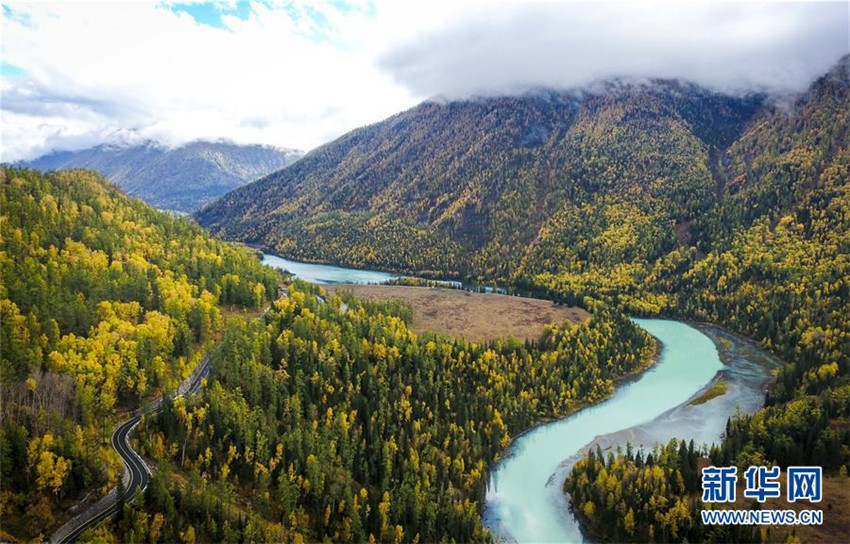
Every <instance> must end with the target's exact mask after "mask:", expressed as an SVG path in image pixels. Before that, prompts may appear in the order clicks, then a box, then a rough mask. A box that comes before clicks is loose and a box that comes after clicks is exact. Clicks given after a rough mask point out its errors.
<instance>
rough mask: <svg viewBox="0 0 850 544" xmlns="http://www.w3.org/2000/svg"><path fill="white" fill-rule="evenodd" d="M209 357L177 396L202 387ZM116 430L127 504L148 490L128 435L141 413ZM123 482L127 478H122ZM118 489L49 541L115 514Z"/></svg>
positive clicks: (62, 541) (63, 543)
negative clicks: (140, 491)
mask: <svg viewBox="0 0 850 544" xmlns="http://www.w3.org/2000/svg"><path fill="white" fill-rule="evenodd" d="M213 349H215V348H213ZM209 363H210V357H209V352H207V354H206V355H204V357H203V359H201V361H200V362H199V363H198V366H197V367H195V370H194V371H193V372H192V374H191V375H190V376H189V377H188V378H186V380H185V381H184V382H183V383H182V384H180V387H178V388H177V396H178V397H182V396H186V395H191V394H193V393H195V392H196V391H197V390H198V389H200V388H201V384H202V383H203V379H204V378H206V377H207V376H208V375H209V373H210V366H209ZM161 406H162V399H161V398H160V399H157V400H156V401H154V403H153V404H152V405H151V407H150V408H149V409H148V413H153V412H156V411H158V410H159V409H160V408H161ZM136 412H137V413H136V414H135V415H134V416H133V417H131V418H130V419H128V420H127V421H125V422H124V423H122V424H121V425H119V426H118V427H116V428H115V431H114V432H113V433H112V439H111V442H112V447H113V448H114V449H115V451H117V452H118V455H120V456H121V459H122V460H123V461H124V472H125V474H129V482H128V483H126V484H125V486H124V500H125V501H127V502H129V501H132V500H133V498H134V497H135V493H136V489H141V490H142V492H144V491H145V490H146V489H147V488H148V482H149V481H150V469H149V468H148V465H147V464H146V463H145V462H144V460H143V459H142V457H141V456H140V455H139V454H138V453H136V451H135V450H134V449H133V448H132V447H131V446H130V433H132V432H133V430H134V429H135V428H136V426H137V425H138V424H139V421H140V420H141V418H142V416H141V410H137V411H136ZM124 478H125V480H126V476H124ZM116 494H117V488H116V489H115V490H113V491H112V492H110V493H109V495H107V496H106V497H104V498H103V499H101V500H100V501H98V502H97V503H95V504H94V505H92V506H91V507H90V508H88V509H87V510H85V511H84V512H83V513H82V514H80V515H79V516H77V517H75V518H74V519H72V520H71V521H69V522H68V523H66V524H65V525H63V526H62V527H60V528H59V529H58V530H57V531H56V532H55V533H53V536H52V537H51V538H50V542H52V543H54V544H68V543H70V542H74V541H75V540H77V539H78V538H79V537H80V535H81V534H83V533H84V532H86V531H87V530H89V529H91V528H92V527H96V526H97V525H98V524H100V522H101V521H103V520H105V519H107V518H109V517H111V516H113V515H115V514H116V513H117V512H118V501H117V500H116V497H115V495H116Z"/></svg>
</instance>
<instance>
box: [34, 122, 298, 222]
mask: <svg viewBox="0 0 850 544" xmlns="http://www.w3.org/2000/svg"><path fill="white" fill-rule="evenodd" d="M302 155H303V153H302V152H301V151H297V150H293V149H287V148H281V147H275V146H270V145H263V144H253V145H240V144H236V143H234V142H232V141H230V140H224V139H221V140H195V141H192V142H186V143H183V144H179V145H176V146H168V145H166V144H163V143H161V142H157V141H155V140H151V139H145V138H140V137H138V135H137V134H136V133H135V132H133V131H131V130H122V131H116V132H115V133H113V135H112V137H111V138H110V141H109V142H108V143H103V144H100V145H98V146H95V147H92V148H88V149H81V150H77V151H54V152H52V153H49V154H47V155H44V156H42V157H40V158H38V159H35V160H33V161H29V162H25V163H22V164H23V165H24V166H29V167H32V168H36V169H38V170H60V169H69V168H82V169H89V170H95V171H97V172H100V173H101V174H103V175H104V176H105V177H107V178H109V179H110V180H111V181H112V182H114V183H115V184H116V185H118V186H119V187H120V188H121V189H123V190H124V191H125V192H126V193H127V194H129V195H131V196H135V197H139V198H141V199H143V200H145V201H147V202H148V203H149V204H151V205H153V206H156V207H158V208H161V209H167V210H175V211H180V212H192V211H195V210H197V209H200V208H201V207H203V206H204V205H206V204H209V203H210V202H212V201H213V200H215V199H216V198H218V197H220V196H221V195H223V194H225V193H226V192H228V191H230V190H232V189H235V188H237V187H239V186H241V185H244V184H246V183H249V182H251V181H253V180H255V179H257V178H260V177H263V176H265V175H266V174H269V173H271V172H274V171H275V170H279V169H281V168H283V167H285V166H288V165H289V164H291V163H293V162H294V161H296V160H298V159H299V158H301V156H302Z"/></svg>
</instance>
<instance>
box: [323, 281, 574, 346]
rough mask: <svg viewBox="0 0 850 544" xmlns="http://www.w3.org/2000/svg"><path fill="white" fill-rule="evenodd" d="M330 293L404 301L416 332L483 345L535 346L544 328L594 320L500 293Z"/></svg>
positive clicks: (371, 289)
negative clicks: (511, 341)
mask: <svg viewBox="0 0 850 544" xmlns="http://www.w3.org/2000/svg"><path fill="white" fill-rule="evenodd" d="M325 288H326V289H327V290H328V292H329V293H333V292H334V291H335V290H338V289H347V290H350V291H353V292H354V295H355V296H357V297H359V298H362V299H368V300H400V301H403V302H407V303H408V304H410V306H411V307H412V308H413V323H411V328H412V329H413V330H414V331H415V332H417V333H420V334H421V333H423V332H434V333H437V334H447V335H450V336H460V337H463V338H466V339H468V340H473V341H476V342H482V341H486V340H494V339H496V338H501V337H505V336H516V337H517V338H522V339H529V340H536V339H538V338H539V337H540V336H541V335H542V334H543V326H544V325H548V324H550V323H553V322H555V323H559V324H560V323H562V322H564V321H570V322H573V323H578V322H580V321H584V320H585V319H587V318H589V317H590V314H588V313H587V312H586V311H585V310H583V309H581V308H571V307H569V306H558V305H556V304H555V303H553V302H550V301H548V300H539V299H534V298H521V297H513V296H508V295H497V294H495V293H469V292H467V291H462V290H459V289H442V288H429V287H403V286H397V285H348V284H346V285H332V286H325Z"/></svg>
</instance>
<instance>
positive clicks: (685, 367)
mask: <svg viewBox="0 0 850 544" xmlns="http://www.w3.org/2000/svg"><path fill="white" fill-rule="evenodd" d="M635 321H636V322H637V323H638V324H639V325H640V326H642V327H643V328H644V329H645V330H647V331H648V332H649V333H651V334H652V335H653V336H655V337H656V338H658V339H659V340H661V343H662V345H661V348H660V353H659V355H658V358H657V361H658V362H657V363H656V364H655V365H654V366H652V367H651V368H650V369H649V370H647V371H645V372H644V373H643V374H641V375H640V376H639V377H638V378H637V379H634V380H631V381H627V382H626V383H624V384H622V385H621V386H620V387H618V388H617V390H616V392H615V394H614V395H613V397H612V398H610V399H609V400H606V401H604V402H601V403H599V404H596V405H593V406H590V407H588V408H585V409H583V410H580V411H578V412H577V413H576V414H574V415H572V416H569V417H567V418H564V419H561V420H558V421H555V422H552V423H550V424H547V425H541V426H538V427H537V428H535V429H534V430H533V431H530V432H528V433H526V434H524V435H523V436H521V437H517V439H516V440H515V442H514V443H513V445H512V446H511V448H510V449H509V450H508V453H507V454H506V456H505V457H504V458H503V459H502V461H500V463H499V464H498V465H497V466H496V467H495V468H494V470H493V473H492V475H491V478H490V482H489V485H488V489H487V492H486V495H485V497H486V502H485V507H484V523H485V526H486V527H487V528H488V529H490V530H491V534H492V535H493V536H494V538H495V539H496V540H498V541H508V542H511V541H519V542H526V541H558V542H580V541H582V540H583V539H584V536H583V535H582V533H581V529H580V527H579V525H578V522H577V521H576V519H575V517H574V516H572V514H571V513H570V511H569V508H568V504H567V500H566V497H565V495H564V494H563V492H562V487H561V484H562V482H563V479H564V477H565V476H566V470H568V468H569V467H571V465H570V464H569V460H570V459H571V458H577V457H579V456H581V455H583V453H584V452H585V451H586V448H587V447H588V446H589V445H590V444H592V443H593V442H594V441H595V440H597V439H598V438H599V436H600V435H602V436H606V435H609V434H616V433H617V432H620V431H621V430H622V429H631V428H635V427H639V426H641V425H646V424H647V423H649V422H652V421H653V420H655V419H657V418H659V416H661V415H663V414H667V413H669V412H671V410H673V409H675V408H676V407H678V406H680V405H682V404H687V402H688V401H689V400H690V399H691V398H693V397H694V396H696V395H698V394H700V392H701V391H703V390H704V389H705V387H706V385H707V384H709V383H711V382H712V380H713V379H714V378H715V377H716V375H718V373H719V372H720V371H722V370H723V369H724V368H725V365H724V364H723V363H722V362H721V360H720V356H719V354H718V350H717V348H716V345H715V342H714V340H713V339H712V338H710V337H709V336H707V335H706V334H705V333H703V332H702V331H700V330H698V329H696V328H694V327H692V326H690V325H687V324H684V323H680V322H676V321H669V320H656V319H650V320H645V319H636V320H635ZM739 366H747V365H746V364H744V363H740V364H739ZM756 366H759V365H758V364H756ZM757 374H759V375H760V376H762V378H761V379H762V380H765V379H766V377H767V375H768V374H769V373H768V372H760V373H759V372H757ZM745 385H747V386H751V384H750V382H746V381H745ZM755 396H757V397H758V398H759V399H760V400H759V402H760V401H761V400H763V392H762V390H761V388H757V392H756V394H755ZM722 398H723V397H717V398H715V399H712V400H710V401H707V402H706V403H705V404H703V405H700V406H702V407H703V408H705V407H708V406H714V404H713V403H717V402H719V401H720V399H722ZM694 408H696V407H694ZM725 411H726V408H724V409H723V410H721V412H725ZM733 411H734V406H732V407H729V408H728V412H729V413H728V414H727V413H714V414H711V413H708V414H706V413H703V414H702V415H701V416H700V417H702V419H703V420H706V421H709V420H710V423H712V425H713V424H714V423H715V420H716V422H717V423H718V424H719V426H720V429H721V431H722V429H724V428H725V422H726V419H727V417H728V415H730V414H731V413H732V412H733ZM703 423H704V422H703ZM697 424H702V423H700V422H697ZM669 430H670V432H672V433H674V434H676V435H678V436H680V437H682V438H688V433H687V431H683V430H682V429H680V428H679V427H676V428H670V429H669ZM651 444H652V443H651V442H648V445H650V446H651ZM565 460H567V462H565Z"/></svg>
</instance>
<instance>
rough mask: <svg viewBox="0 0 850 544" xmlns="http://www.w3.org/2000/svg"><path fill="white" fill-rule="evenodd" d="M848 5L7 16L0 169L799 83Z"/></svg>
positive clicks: (100, 10) (87, 10) (260, 7)
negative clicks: (458, 111) (534, 90)
mask: <svg viewBox="0 0 850 544" xmlns="http://www.w3.org/2000/svg"><path fill="white" fill-rule="evenodd" d="M847 12H848V4H847V3H846V2H842V3H833V4H802V5H801V4H768V5H763V4H739V3H723V4H697V5H693V4H687V6H684V7H682V4H647V3H641V4H634V3H630V4H627V5H617V4H603V5H600V4H581V3H568V4H492V3H488V4H484V3H464V4H458V3H456V2H454V3H437V2H418V3H407V2H392V1H387V2H386V3H379V4H377V5H372V4H371V3H368V2H367V3H365V4H362V5H359V6H353V7H352V6H351V5H348V6H342V7H340V6H339V5H337V4H330V3H314V4H309V5H307V4H295V5H289V4H288V5H285V6H278V7H275V8H272V7H268V6H267V5H266V4H254V5H252V9H251V11H250V14H249V16H248V17H247V18H246V19H244V20H243V19H241V18H240V17H237V16H235V15H222V16H221V23H222V25H223V26H224V27H225V28H214V27H212V26H208V25H205V24H199V23H198V22H196V20H195V19H194V18H193V17H192V16H191V15H189V14H188V13H186V12H184V11H179V10H171V9H167V8H166V7H163V6H162V5H156V4H141V3H130V4H121V5H115V4H62V5H44V4H39V5H28V6H22V5H18V4H14V5H8V6H4V9H3V13H4V17H3V22H2V31H3V37H2V60H3V62H4V65H5V64H8V65H12V66H15V67H18V68H20V69H22V70H24V72H25V73H24V74H23V75H21V74H14V73H13V74H12V75H7V71H4V75H3V76H2V83H0V97H2V124H3V128H2V138H3V141H2V160H16V159H19V158H30V157H33V156H36V155H38V154H41V153H43V152H46V151H49V150H51V149H72V148H80V147H85V146H88V145H92V144H95V143H99V142H103V141H110V140H114V139H115V138H116V137H117V136H116V134H123V133H126V131H127V130H130V131H132V132H133V133H135V134H136V135H138V136H139V137H144V138H153V139H156V140H160V141H163V142H165V143H172V144H177V143H181V142H185V141H188V140H192V139H197V138H229V139H232V140H234V141H237V142H244V143H248V142H251V143H253V142H261V143H269V144H275V145H281V146H289V147H300V148H302V149H310V148H312V147H314V146H316V145H319V144H321V143H323V142H326V141H328V140H330V139H332V138H334V137H336V136H338V135H340V134H342V133H344V132H346V131H348V130H351V129H353V128H356V127H357V126H360V125H363V124H367V123H371V122H375V121H378V120H380V119H382V118H384V117H386V116H388V115H390V114H392V113H395V112H397V111H400V110H403V109H405V108H407V107H410V106H412V105H414V104H415V103H417V102H418V101H420V100H422V99H424V98H427V97H429V96H433V95H437V94H442V95H446V96H466V95H468V94H471V93H479V92H499V91H510V90H513V89H517V88H525V87H529V86H536V85H546V86H556V87H558V86H573V85H580V84H583V83H586V82H588V81H591V80H593V79H597V78H601V77H608V76H621V75H626V76H629V75H632V76H655V77H682V78H689V79H693V80H696V81H697V82H699V83H702V84H706V85H711V86H715V87H721V88H753V87H771V88H783V89H788V88H800V87H802V86H803V85H805V83H807V82H808V81H809V80H810V79H811V78H812V77H814V76H816V75H817V74H819V73H821V72H823V71H825V70H826V69H827V68H828V67H829V65H830V64H831V63H833V62H835V61H836V60H837V58H838V56H840V54H842V53H844V52H846V51H847V49H848V21H847V17H848V15H847Z"/></svg>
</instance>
